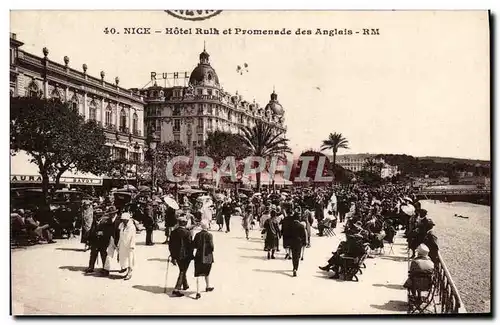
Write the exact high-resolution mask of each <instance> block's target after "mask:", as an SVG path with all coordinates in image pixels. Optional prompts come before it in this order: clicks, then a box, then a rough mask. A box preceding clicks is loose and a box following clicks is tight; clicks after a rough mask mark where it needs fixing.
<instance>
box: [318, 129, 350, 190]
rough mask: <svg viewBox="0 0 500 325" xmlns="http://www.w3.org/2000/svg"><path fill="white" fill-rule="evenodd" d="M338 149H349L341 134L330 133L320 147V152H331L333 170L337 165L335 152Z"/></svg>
mask: <svg viewBox="0 0 500 325" xmlns="http://www.w3.org/2000/svg"><path fill="white" fill-rule="evenodd" d="M339 149H349V142H348V141H347V139H346V138H344V137H343V136H342V133H337V132H335V133H330V135H329V136H328V139H326V140H323V144H322V145H321V151H323V150H332V152H333V166H334V169H335V165H336V163H337V152H338V150H339ZM334 181H335V178H334Z"/></svg>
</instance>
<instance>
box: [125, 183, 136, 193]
mask: <svg viewBox="0 0 500 325" xmlns="http://www.w3.org/2000/svg"><path fill="white" fill-rule="evenodd" d="M122 190H127V191H137V188H136V187H135V186H134V185H131V184H125V185H123V188H122Z"/></svg>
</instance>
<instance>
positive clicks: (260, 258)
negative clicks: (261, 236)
mask: <svg viewBox="0 0 500 325" xmlns="http://www.w3.org/2000/svg"><path fill="white" fill-rule="evenodd" d="M262 253H263V255H262V256H240V257H242V258H251V259H254V260H263V261H267V255H264V254H265V253H264V252H262Z"/></svg>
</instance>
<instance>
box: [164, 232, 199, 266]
mask: <svg viewBox="0 0 500 325" xmlns="http://www.w3.org/2000/svg"><path fill="white" fill-rule="evenodd" d="M168 249H169V250H170V256H171V257H172V259H174V260H186V259H187V260H190V259H192V258H193V240H192V238H191V232H190V231H189V230H187V229H186V228H184V227H179V228H176V229H174V230H173V231H172V234H171V235H170V240H169V242H168Z"/></svg>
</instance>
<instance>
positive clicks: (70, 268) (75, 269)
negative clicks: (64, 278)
mask: <svg viewBox="0 0 500 325" xmlns="http://www.w3.org/2000/svg"><path fill="white" fill-rule="evenodd" d="M59 269H61V270H68V271H73V272H84V271H85V270H86V269H87V266H72V265H67V266H59Z"/></svg>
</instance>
